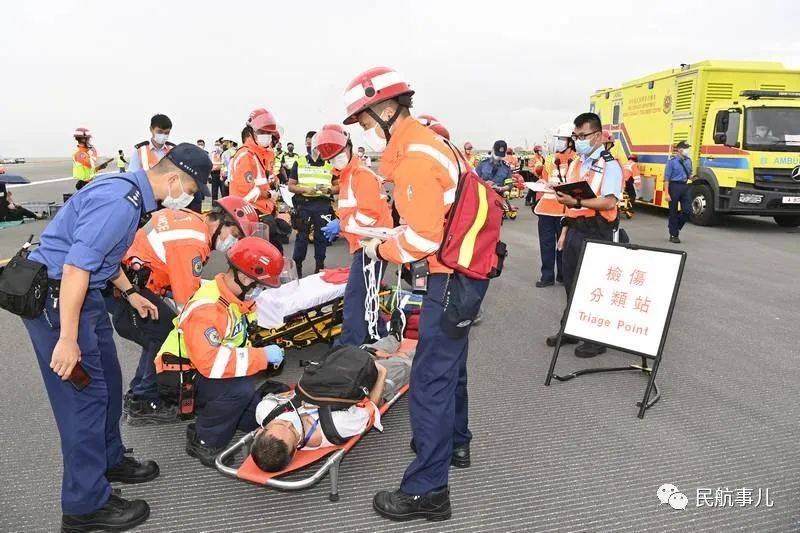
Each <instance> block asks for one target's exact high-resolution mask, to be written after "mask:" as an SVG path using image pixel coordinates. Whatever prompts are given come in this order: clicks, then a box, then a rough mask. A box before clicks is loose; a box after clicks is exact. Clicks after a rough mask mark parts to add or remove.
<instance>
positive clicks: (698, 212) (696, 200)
mask: <svg viewBox="0 0 800 533" xmlns="http://www.w3.org/2000/svg"><path fill="white" fill-rule="evenodd" d="M690 194H691V197H692V213H691V215H690V216H689V218H690V220H691V221H692V224H696V225H697V226H713V225H715V224H719V221H720V216H719V213H717V212H715V211H714V193H713V191H712V190H711V187H709V186H708V185H706V184H704V183H698V184H696V185H692V188H691V191H690Z"/></svg>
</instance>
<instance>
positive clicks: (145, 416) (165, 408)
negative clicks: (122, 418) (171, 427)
mask: <svg viewBox="0 0 800 533" xmlns="http://www.w3.org/2000/svg"><path fill="white" fill-rule="evenodd" d="M126 420H127V422H128V425H129V426H152V425H155V424H170V423H172V422H177V421H178V408H177V406H175V405H169V404H167V403H165V402H162V401H158V402H154V401H153V400H139V399H136V397H135V396H133V397H132V400H131V402H130V404H129V406H128V416H127V418H126Z"/></svg>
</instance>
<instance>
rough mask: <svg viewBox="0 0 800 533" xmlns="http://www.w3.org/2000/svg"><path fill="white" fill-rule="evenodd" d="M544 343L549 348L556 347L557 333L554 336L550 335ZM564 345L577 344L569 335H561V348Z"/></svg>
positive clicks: (576, 340)
mask: <svg viewBox="0 0 800 533" xmlns="http://www.w3.org/2000/svg"><path fill="white" fill-rule="evenodd" d="M545 342H546V343H547V345H548V346H550V347H551V348H552V347H554V346H555V345H556V343H557V342H558V333H556V334H555V335H550V336H549V337H547V339H546V340H545ZM565 344H578V339H576V338H575V337H570V336H569V335H562V336H561V346H564V345H565Z"/></svg>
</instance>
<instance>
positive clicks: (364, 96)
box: [344, 67, 414, 124]
mask: <svg viewBox="0 0 800 533" xmlns="http://www.w3.org/2000/svg"><path fill="white" fill-rule="evenodd" d="M404 94H405V95H408V96H411V95H412V94H414V91H412V90H411V87H410V86H409V85H408V82H407V81H406V80H405V78H404V77H403V75H402V74H400V73H399V72H397V71H396V70H393V69H390V68H388V67H375V68H371V69H369V70H366V71H364V72H362V73H361V74H359V75H358V76H356V77H355V78H354V79H353V81H351V82H350V84H349V85H348V86H347V88H346V89H345V91H344V103H345V106H346V108H347V118H345V119H344V123H345V124H354V123H355V122H357V121H358V114H359V113H361V112H362V111H364V110H365V109H367V108H369V107H372V106H374V105H375V104H379V103H381V102H385V101H386V100H390V99H392V98H396V97H398V96H401V95H404Z"/></svg>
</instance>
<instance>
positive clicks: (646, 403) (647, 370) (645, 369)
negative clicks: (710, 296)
mask: <svg viewBox="0 0 800 533" xmlns="http://www.w3.org/2000/svg"><path fill="white" fill-rule="evenodd" d="M586 243H598V244H602V245H604V246H619V247H622V248H627V249H629V250H648V251H652V252H661V253H669V254H678V255H680V256H681V264H680V267H679V269H678V275H677V277H676V278H675V286H674V287H673V288H672V298H671V299H670V303H669V310H668V311H667V317H666V321H665V323H664V330H663V331H662V333H661V341H660V343H659V345H658V353H657V354H656V355H649V354H645V353H641V352H637V351H635V350H630V349H628V348H624V347H621V346H614V345H612V344H606V343H602V342H597V341H595V340H592V339H586V338H583V337H575V338H576V339H578V340H582V341H587V342H590V343H592V344H598V345H601V346H605V347H607V348H611V349H614V350H619V351H621V352H626V353H630V354H633V355H638V356H639V357H641V358H642V364H641V365H635V364H631V365H628V366H621V367H601V368H585V369H583V370H576V371H574V372H571V373H569V374H567V375H565V376H560V375H557V374H555V373H554V371H555V368H556V361H557V360H558V353H559V351H560V350H561V339H562V337H563V336H564V328H565V327H566V325H567V317H568V316H569V311H570V308H571V307H572V299H573V297H574V295H575V287H576V285H577V283H578V278H579V277H580V273H581V268H582V267H583V255H584V252H585V251H586ZM685 264H686V252H683V251H676V250H666V249H663V248H652V247H648V246H639V245H637V244H623V243H613V242H609V241H600V240H595V239H587V240H586V241H584V243H583V246H582V247H581V255H580V258H579V259H578V268H577V270H576V273H575V278H574V279H573V280H572V287H571V290H570V297H569V299H568V301H567V308H566V309H565V310H564V316H563V317H562V318H561V328H560V329H559V330H558V339H557V340H556V346H555V349H554V350H553V358H552V359H551V360H550V369H549V370H548V371H547V379H546V380H545V382H544V384H545V385H546V386H550V382H551V381H552V379H553V378H556V379H557V380H558V381H569V380H571V379H574V378H576V377H578V376H583V375H586V374H599V373H601V372H628V371H631V370H634V371H637V372H642V373H643V374H647V375H648V376H649V379H648V380H647V388H645V391H644V398H642V401H641V402H636V406H637V407H638V408H639V414H638V415H637V416H638V417H639V418H644V412H645V411H646V410H647V409H649V408H650V407H652V406H653V405H655V403H656V402H658V400H660V399H661V393H660V392H659V390H658V386H657V385H656V373H657V372H658V367H659V365H660V364H661V355H662V354H663V352H664V344H665V343H666V341H667V332H668V331H669V324H670V321H671V320H672V311H673V309H674V308H675V300H676V299H677V297H678V288H679V287H680V285H681V278H682V277H683V268H684V266H685ZM590 266H594V265H590ZM648 359H652V360H653V366H648V365H647V361H648ZM653 392H655V396H653V398H650V396H651V395H652V394H653Z"/></svg>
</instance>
